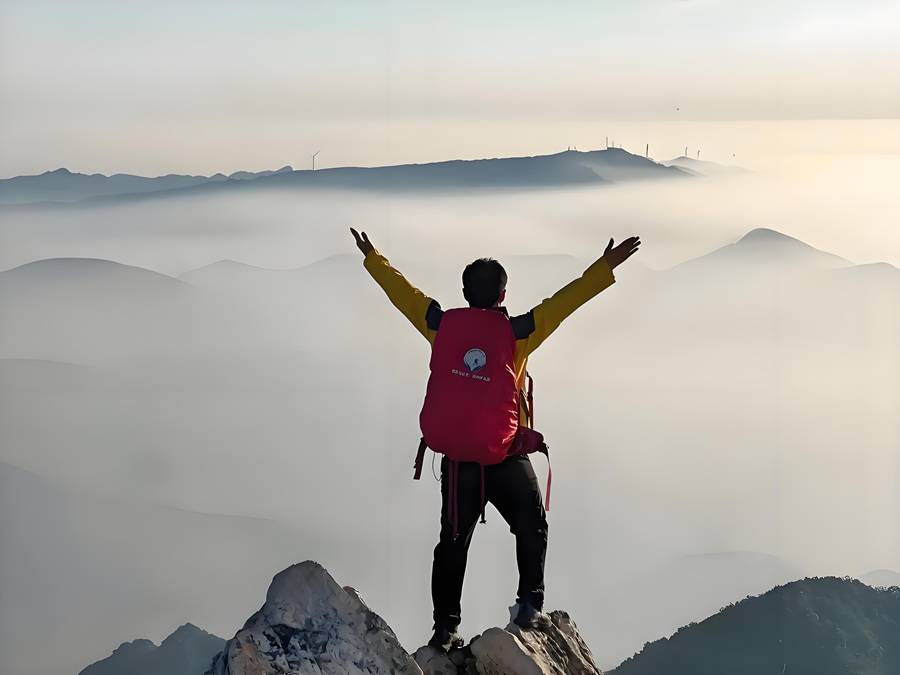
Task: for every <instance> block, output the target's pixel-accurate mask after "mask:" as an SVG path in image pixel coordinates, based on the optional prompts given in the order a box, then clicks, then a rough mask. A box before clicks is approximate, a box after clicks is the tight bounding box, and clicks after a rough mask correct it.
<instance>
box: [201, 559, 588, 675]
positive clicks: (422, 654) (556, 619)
mask: <svg viewBox="0 0 900 675" xmlns="http://www.w3.org/2000/svg"><path fill="white" fill-rule="evenodd" d="M516 609H517V608H516V607H515V606H514V607H513V608H511V613H515V611H516ZM550 618H551V620H552V622H553V624H552V626H551V627H550V628H548V629H546V630H522V629H520V628H519V627H518V626H516V625H515V624H513V623H512V622H510V624H509V625H508V626H507V627H506V628H505V629H503V628H490V629H488V630H487V631H485V632H484V634H482V635H480V636H478V637H476V638H474V639H473V640H472V642H471V643H470V644H469V645H468V646H466V647H463V648H462V649H454V650H452V651H451V652H450V653H449V654H444V653H441V652H439V651H437V650H435V649H432V648H430V647H422V648H421V649H419V650H418V651H416V653H415V657H412V656H410V655H409V654H408V653H407V652H406V651H404V649H403V647H401V646H400V643H399V642H398V641H397V638H396V636H395V635H394V633H393V631H392V630H391V629H390V627H389V626H388V625H387V624H386V623H385V622H384V620H383V619H382V618H381V617H380V616H378V615H377V614H375V613H374V612H373V611H372V610H370V609H369V608H368V607H366V605H365V603H364V602H363V601H362V599H361V598H360V597H359V595H358V594H357V592H356V591H355V590H354V589H352V588H349V587H344V588H341V587H340V586H339V585H338V584H337V582H335V580H334V579H332V578H331V576H330V575H329V574H328V572H326V571H325V569H324V568H322V567H321V566H320V565H319V564H318V563H315V562H309V561H307V562H304V563H300V564H298V565H293V566H291V567H289V568H288V569H286V570H284V571H283V572H280V573H279V574H278V575H276V576H275V578H274V579H273V580H272V585H271V586H269V591H268V593H267V594H266V602H265V604H264V605H263V606H262V608H261V609H260V610H259V611H258V612H256V614H254V615H253V616H251V617H250V618H249V619H248V620H247V623H246V624H244V627H243V628H242V629H241V630H239V631H238V632H237V634H236V635H235V636H234V637H233V638H232V639H231V640H229V641H228V642H227V643H226V644H225V648H224V649H223V651H222V652H221V653H220V654H219V655H218V656H216V658H215V659H214V660H213V664H212V668H211V669H210V670H209V671H208V673H207V674H206V675H603V674H602V673H601V672H600V669H599V668H597V666H596V664H595V663H594V659H593V657H592V656H591V650H590V649H588V647H587V645H586V644H585V643H584V640H582V639H581V636H580V635H579V633H578V629H577V628H576V627H575V624H574V623H573V622H572V620H571V619H570V618H569V615H568V614H566V613H565V612H551V613H550Z"/></svg>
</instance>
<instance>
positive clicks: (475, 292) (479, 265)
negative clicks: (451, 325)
mask: <svg viewBox="0 0 900 675" xmlns="http://www.w3.org/2000/svg"><path fill="white" fill-rule="evenodd" d="M462 281H463V297H465V299H466V301H467V302H468V303H469V305H471V306H472V307H480V308H482V309H487V308H488V307H493V306H494V305H495V304H497V300H498V299H499V298H500V292H501V291H503V290H504V289H505V288H506V270H505V269H503V265H501V264H500V263H499V262H497V261H496V260H494V259H493V258H479V259H478V260H476V261H474V262H472V263H469V264H468V265H466V269H464V270H463V275H462Z"/></svg>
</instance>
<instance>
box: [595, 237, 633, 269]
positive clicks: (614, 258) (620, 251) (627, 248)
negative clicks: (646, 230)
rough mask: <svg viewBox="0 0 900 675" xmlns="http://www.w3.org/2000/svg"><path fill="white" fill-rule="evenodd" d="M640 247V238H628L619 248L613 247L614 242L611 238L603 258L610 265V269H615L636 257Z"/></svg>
mask: <svg viewBox="0 0 900 675" xmlns="http://www.w3.org/2000/svg"><path fill="white" fill-rule="evenodd" d="M640 246H641V238H640V237H628V239H626V240H625V241H623V242H622V243H620V244H619V245H618V246H616V247H613V240H612V237H610V240H609V244H607V245H606V250H605V251H603V257H604V258H606V262H608V263H609V267H610V269H615V268H616V267H618V266H619V265H621V264H622V263H623V262H625V261H626V260H628V259H629V258H630V257H631V256H632V255H634V254H635V253H636V252H637V250H638V248H640Z"/></svg>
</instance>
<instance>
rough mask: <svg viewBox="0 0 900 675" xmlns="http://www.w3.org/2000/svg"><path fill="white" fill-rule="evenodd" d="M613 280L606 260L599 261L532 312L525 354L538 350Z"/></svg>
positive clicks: (600, 259)
mask: <svg viewBox="0 0 900 675" xmlns="http://www.w3.org/2000/svg"><path fill="white" fill-rule="evenodd" d="M615 281H616V278H615V276H614V275H613V272H612V269H611V268H610V266H609V263H608V262H607V261H606V258H599V259H598V260H596V261H595V262H594V263H592V264H591V266H590V267H588V268H587V269H586V270H585V272H584V274H582V275H581V276H580V277H578V278H577V279H575V281H572V282H570V283H569V284H567V285H566V286H563V287H562V288H561V289H560V290H558V291H557V292H556V293H554V294H553V296H552V297H549V298H546V299H545V300H543V301H542V302H541V303H540V304H539V305H538V306H537V307H535V308H534V309H532V310H531V315H532V317H533V320H534V329H533V330H532V331H531V334H530V335H529V336H528V337H527V338H526V344H525V353H526V354H530V353H531V352H533V351H534V350H535V349H537V348H538V347H539V346H540V344H541V343H542V342H543V341H544V340H546V339H547V337H548V336H549V335H550V334H551V333H552V332H553V331H555V330H556V329H557V328H558V327H559V324H561V323H562V322H563V320H564V319H566V318H567V317H568V316H569V315H570V314H572V312H574V311H575V310H576V309H578V308H579V307H581V306H582V305H583V304H584V303H586V302H587V301H588V300H590V299H591V298H593V297H594V296H596V295H597V294H598V293H600V291H602V290H603V289H605V288H608V287H609V286H611V285H612V284H614V283H615Z"/></svg>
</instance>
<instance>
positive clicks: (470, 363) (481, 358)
mask: <svg viewBox="0 0 900 675" xmlns="http://www.w3.org/2000/svg"><path fill="white" fill-rule="evenodd" d="M463 363H465V364H466V368H468V369H469V372H470V373H474V372H475V371H477V370H481V369H482V368H484V367H485V366H486V365H487V355H486V354H485V353H484V350H482V349H477V348H475V349H470V350H469V351H467V352H466V355H465V356H463Z"/></svg>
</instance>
